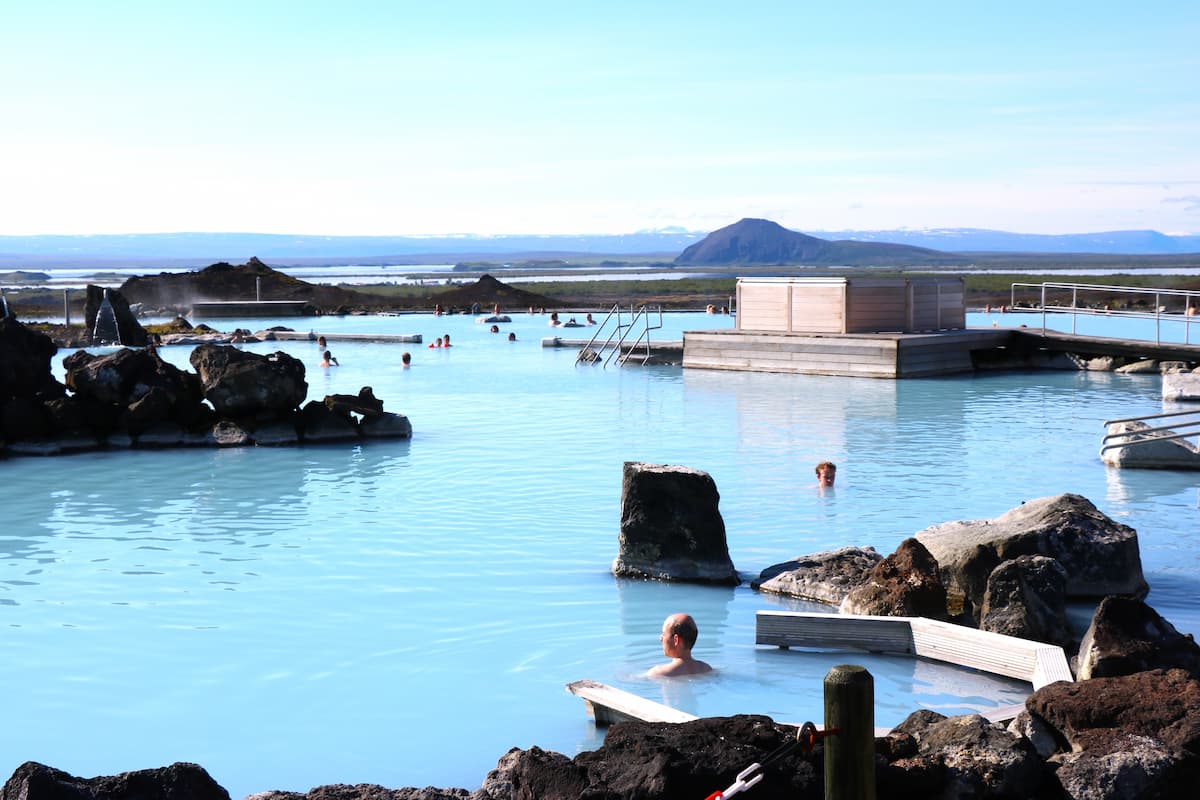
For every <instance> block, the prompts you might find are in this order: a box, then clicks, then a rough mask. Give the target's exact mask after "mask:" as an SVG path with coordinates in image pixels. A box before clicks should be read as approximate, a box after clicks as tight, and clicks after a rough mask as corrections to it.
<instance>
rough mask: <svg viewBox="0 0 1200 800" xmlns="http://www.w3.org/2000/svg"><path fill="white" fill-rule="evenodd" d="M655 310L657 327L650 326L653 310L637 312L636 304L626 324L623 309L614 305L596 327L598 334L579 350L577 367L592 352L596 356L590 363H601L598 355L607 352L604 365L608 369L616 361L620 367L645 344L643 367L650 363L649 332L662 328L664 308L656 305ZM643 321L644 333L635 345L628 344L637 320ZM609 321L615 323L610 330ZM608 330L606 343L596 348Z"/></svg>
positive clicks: (630, 307)
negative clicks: (656, 312)
mask: <svg viewBox="0 0 1200 800" xmlns="http://www.w3.org/2000/svg"><path fill="white" fill-rule="evenodd" d="M654 308H655V309H656V310H657V311H658V324H657V325H651V324H650V310H649V309H648V308H647V306H642V307H641V308H638V309H634V307H633V304H630V306H629V322H624V321H623V313H624V312H623V309H622V308H621V306H620V304H619V303H614V304H613V307H612V308H611V309H609V312H608V315H607V316H605V317H604V319H603V321H601V323H600V325H599V327H597V328H596V332H595V333H593V334H592V338H590V339H588V341H587V344H585V345H584V346H583V347H582V348H581V349H580V351H579V354H578V355H576V356H575V364H576V365H578V364H579V363H580V362H582V361H584V360H585V357H586V354H587V353H589V352H590V353H592V354H593V355H594V356H596V357H594V358H590V359H588V361H589V363H591V362H595V361H598V360H600V359H599V355H600V354H603V353H604V352H605V351H608V355H607V356H605V358H604V364H603V365H604V366H605V367H607V366H608V365H609V363H610V362H611V361H612V360H613V359H614V358H615V359H617V363H618V364H624V363H625V362H626V361H628V360H629V358H630V357H631V356H632V355H633V351H634V350H636V349H637V348H639V347H641V346H642V345H643V344H644V345H645V347H646V355H645V356H644V357H643V361H642V363H643V364H644V363H646V362H647V361H649V360H650V357H651V352H650V331H652V330H658V329H660V328H662V326H663V325H662V306H654ZM643 318H644V326H643V328H642V331H641V333H639V334H638V336H637V338H636V339H634V341H633V343H632V344H627V340H628V338H629V335H630V333H632V331H633V328H634V327H635V326H636V325H637V323H638V320H639V319H643ZM609 322H613V323H614V324H613V326H612V329H611V330H609ZM606 331H607V336H606V337H605V338H604V341H603V342H602V343H601V344H599V345H598V346H597V344H596V343H597V341H599V340H600V337H601V335H602V334H605V332H606Z"/></svg>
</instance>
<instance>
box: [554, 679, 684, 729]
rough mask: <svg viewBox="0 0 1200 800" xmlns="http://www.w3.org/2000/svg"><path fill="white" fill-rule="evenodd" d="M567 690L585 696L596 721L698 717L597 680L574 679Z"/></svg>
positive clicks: (584, 698)
mask: <svg viewBox="0 0 1200 800" xmlns="http://www.w3.org/2000/svg"><path fill="white" fill-rule="evenodd" d="M567 691H568V692H570V693H571V694H573V695H575V696H576V697H580V698H583V702H584V704H585V705H586V706H587V710H588V714H590V715H591V717H592V719H594V720H596V724H597V725H611V724H612V723H614V722H629V721H635V722H636V721H641V722H691V721H692V720H694V719H699V717H697V716H696V715H694V714H689V713H687V712H686V711H680V710H679V709H676V708H671V707H670V706H665V705H663V704H662V703H656V702H654V701H653V700H646V699H645V698H642V697H638V696H637V695H636V694H630V693H629V692H627V691H625V690H624V689H618V688H617V687H615V686H609V685H607V684H604V683H600V682H598V681H587V680H584V681H575V682H574V683H568V684H567Z"/></svg>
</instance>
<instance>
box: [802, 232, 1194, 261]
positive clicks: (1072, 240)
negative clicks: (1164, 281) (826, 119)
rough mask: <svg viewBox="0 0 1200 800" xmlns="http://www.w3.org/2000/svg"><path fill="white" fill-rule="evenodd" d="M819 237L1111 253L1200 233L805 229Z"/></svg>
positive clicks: (1154, 249)
mask: <svg viewBox="0 0 1200 800" xmlns="http://www.w3.org/2000/svg"><path fill="white" fill-rule="evenodd" d="M809 233H811V234H813V235H814V236H820V237H821V238H823V239H849V240H853V241H860V242H894V243H896V244H911V245H915V246H917V247H932V248H934V249H936V250H953V251H954V252H957V253H987V252H991V253H1112V254H1124V255H1172V254H1175V253H1200V235H1191V236H1188V235H1183V236H1168V235H1167V234H1165V233H1159V232H1158V231H1105V232H1102V233H1062V234H1038V233H1008V232H1006V231H993V230H987V229H984V228H929V229H923V230H907V229H904V230H891V231H809Z"/></svg>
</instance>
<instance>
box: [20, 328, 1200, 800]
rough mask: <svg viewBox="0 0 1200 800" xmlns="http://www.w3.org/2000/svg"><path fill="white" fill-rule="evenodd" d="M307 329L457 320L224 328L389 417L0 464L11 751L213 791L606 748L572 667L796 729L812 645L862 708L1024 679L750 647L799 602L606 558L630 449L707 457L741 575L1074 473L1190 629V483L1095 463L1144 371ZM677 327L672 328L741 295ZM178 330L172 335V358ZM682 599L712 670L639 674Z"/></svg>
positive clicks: (436, 778)
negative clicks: (904, 367)
mask: <svg viewBox="0 0 1200 800" xmlns="http://www.w3.org/2000/svg"><path fill="white" fill-rule="evenodd" d="M995 319H996V315H992V316H985V315H972V318H971V324H974V325H988V326H990V325H991V322H992V321H993V320H995ZM279 322H280V323H283V324H292V325H296V324H297V321H296V320H290V321H279ZM1002 322H1003V324H1019V323H1016V316H1015V315H1008V318H1006V319H1004V320H1003V321H1002ZM267 324H268V323H267V322H264V321H262V320H255V321H249V320H246V321H229V322H222V323H221V327H223V328H225V329H230V328H232V327H234V326H236V325H240V326H242V327H248V328H251V329H257V328H261V327H266V326H267ZM300 324H302V325H303V326H305V328H307V326H308V325H310V324H312V321H310V320H304V321H303V322H301V323H300ZM318 324H319V325H320V326H321V328H320V331H319V332H327V333H334V332H339V331H343V332H351V331H359V332H366V331H378V332H389V333H421V334H423V335H424V337H425V340H426V343H428V342H429V341H432V339H433V338H434V337H435V336H440V335H443V334H445V333H450V334H451V337H452V341H453V342H454V345H455V346H454V347H452V348H451V349H449V350H430V349H428V348H427V347H425V346H423V345H385V344H370V343H342V342H336V341H334V342H331V343H330V349H331V350H332V351H333V353H334V355H335V356H336V357H337V358H338V359H339V361H340V363H341V366H339V367H333V368H328V369H321V368H318V367H317V363H318V360H319V356H318V353H317V348H316V345H315V343H311V342H294V343H269V344H261V345H260V344H256V345H247V346H246V347H248V348H249V349H253V350H256V351H258V352H271V351H274V350H283V351H286V352H289V353H291V354H293V355H296V356H297V357H299V358H301V359H302V360H303V361H304V362H305V364H306V365H307V366H308V367H309V373H308V380H309V384H310V389H309V396H310V397H314V398H320V397H322V396H323V395H325V394H328V393H333V392H345V393H354V392H357V391H358V389H359V388H360V387H361V386H365V385H369V386H372V387H373V388H374V391H375V394H376V396H377V397H379V398H382V399H383V400H384V402H385V407H386V408H387V409H388V410H391V411H397V412H400V413H404V414H407V415H408V416H409V417H410V419H411V421H412V424H413V428H414V436H413V439H412V440H411V441H403V442H370V443H367V444H362V445H346V444H338V445H324V446H303V447H292V448H246V449H233V450H176V451H161V452H142V451H138V452H99V453H89V454H80V455H73V456H66V457H59V458H45V459H38V458H20V459H9V460H7V461H3V462H0V471H2V472H3V476H4V480H3V481H0V508H2V509H4V511H3V523H2V524H0V625H3V628H4V635H3V636H0V684H2V685H3V686H5V687H6V697H5V703H4V718H5V724H4V725H3V726H0V774H3V775H8V774H11V772H12V770H14V769H15V768H16V767H17V766H18V765H19V764H20V763H21V762H23V761H26V760H36V761H40V762H43V763H46V764H49V765H51V766H54V767H57V768H59V769H63V770H66V771H68V772H71V773H73V774H76V775H84V776H90V775H100V774H113V773H116V772H120V771H124V770H131V769H142V768H149V767H156V766H162V765H165V764H169V763H171V762H174V761H181V760H182V761H193V762H197V763H199V764H201V765H203V766H204V767H205V768H207V769H208V770H209V771H210V772H211V774H212V775H213V776H214V778H215V779H216V780H217V781H218V782H220V783H221V784H222V785H223V786H225V787H226V788H228V789H229V790H230V792H231V794H232V795H233V796H234V797H235V798H238V797H243V796H245V795H246V794H249V793H251V792H256V791H262V790H266V789H273V788H278V789H288V790H296V791H306V790H307V789H309V788H310V787H312V786H316V785H320V784H325V783H335V782H342V783H361V782H369V783H380V784H383V785H385V786H391V787H398V786H407V785H414V786H425V785H437V786H462V787H466V788H475V787H477V786H478V785H479V784H480V782H481V780H482V779H483V777H484V775H485V774H486V772H487V771H488V770H489V769H490V768H492V767H493V766H494V765H495V763H496V761H497V759H498V758H499V757H500V756H501V755H503V754H504V752H505V751H506V750H508V749H509V748H510V747H514V746H516V747H529V746H531V745H535V744H536V745H539V746H541V747H544V748H548V749H552V750H558V751H561V752H565V753H567V754H569V755H570V754H574V753H575V752H577V751H579V750H580V749H588V748H592V747H595V746H596V745H597V744H598V743H599V735H598V734H597V732H596V730H595V729H594V727H593V725H592V723H591V721H590V720H589V719H588V718H587V717H586V715H585V712H584V708H583V704H582V702H581V701H580V700H578V699H576V698H574V697H571V696H570V695H568V694H567V693H566V692H565V691H564V689H563V686H564V684H565V683H567V682H569V681H572V680H577V679H581V678H592V679H596V680H600V681H604V682H608V683H612V684H616V685H618V686H622V687H624V688H626V689H628V690H630V691H634V692H636V693H638V694H640V695H642V696H645V697H648V698H651V699H655V700H659V701H662V702H666V703H669V704H671V705H675V706H678V707H681V708H684V709H686V710H689V711H692V712H693V713H697V714H704V715H711V714H731V713H739V712H746V713H761V714H769V715H772V716H774V717H775V718H776V719H779V720H781V721H792V722H802V721H805V720H809V719H812V720H816V721H819V720H820V718H821V714H822V711H821V708H822V706H821V682H822V679H823V678H824V676H825V674H826V672H827V671H828V669H829V668H830V667H831V666H833V665H835V664H838V663H845V662H848V661H850V662H855V663H865V664H866V665H867V666H868V668H869V669H871V671H872V673H873V674H874V675H875V680H876V694H877V700H878V708H877V719H876V721H877V724H879V725H891V724H895V723H897V722H899V721H900V720H901V719H903V718H904V716H906V715H907V714H908V713H909V712H910V711H912V710H915V709H917V708H933V709H936V710H938V711H942V712H944V713H961V712H964V711H970V710H978V709H983V708H986V707H988V706H992V705H997V704H1007V703H1012V702H1018V701H1019V700H1020V698H1021V697H1022V696H1023V693H1024V692H1025V691H1026V687H1024V686H1022V685H1020V684H1015V683H1013V682H1010V681H1007V680H1002V679H999V678H994V677H990V676H986V675H980V674H977V673H972V672H969V671H964V670H958V669H953V668H950V667H945V666H940V665H934V664H929V663H923V662H913V661H910V660H908V659H895V658H875V657H863V656H861V655H848V654H839V653H800V652H785V651H780V650H775V649H771V648H757V647H756V646H755V645H754V643H753V639H754V612H755V611H756V610H758V609H761V608H797V607H799V605H798V604H795V603H792V602H789V601H786V600H783V599H780V598H774V597H770V596H763V595H759V594H756V593H754V592H752V591H751V590H750V589H749V588H748V587H747V586H745V585H743V586H740V587H738V588H712V587H701V586H690V585H680V584H663V583H656V582H639V581H625V580H617V579H614V578H613V576H612V575H611V574H610V571H609V569H610V565H611V562H612V559H613V557H614V556H615V555H616V547H617V531H618V526H619V503H620V487H621V468H622V463H623V462H625V461H649V462H656V463H670V464H684V465H688V466H691V467H696V468H699V469H703V470H706V471H708V472H709V473H711V474H712V476H713V478H714V480H715V481H716V484H717V487H718V489H719V491H720V493H721V512H722V515H723V516H724V519H725V523H726V527H727V529H728V537H729V546H730V552H731V555H732V557H733V560H734V563H735V564H736V565H737V567H738V569H739V570H740V571H741V572H742V573H743V574H744V575H746V576H753V575H756V574H757V573H758V571H759V570H761V569H763V568H764V567H767V566H769V565H771V564H774V563H777V562H780V561H784V560H786V559H789V558H792V557H795V556H797V555H800V554H804V553H810V552H814V551H817V550H824V549H828V548H832V547H838V546H842V545H851V544H855V545H872V546H874V547H875V548H877V549H878V550H879V551H880V552H883V553H889V552H891V551H892V550H893V549H894V548H895V547H896V545H898V544H899V543H900V541H901V540H903V539H904V538H906V537H908V536H910V535H912V534H913V533H915V532H916V531H918V530H920V529H922V528H924V527H926V526H929V525H933V524H935V523H939V522H945V521H948V520H957V519H977V518H982V517H991V516H995V515H997V514H1000V513H1002V512H1004V511H1006V510H1008V509H1010V508H1012V507H1014V506H1016V505H1018V504H1020V503H1021V502H1023V501H1025V500H1029V499H1032V498H1036V497H1042V496H1045V495H1051V494H1057V493H1059V492H1076V493H1079V494H1082V495H1084V496H1085V497H1088V498H1089V499H1091V500H1092V501H1093V502H1094V503H1095V504H1096V505H1097V506H1098V507H1099V508H1100V509H1101V510H1102V511H1104V512H1105V513H1107V514H1109V515H1110V516H1112V517H1114V518H1115V519H1117V520H1119V521H1121V522H1123V523H1126V524H1128V525H1131V526H1133V527H1134V528H1136V529H1137V530H1138V533H1139V538H1140V544H1141V554H1142V561H1143V566H1144V569H1145V573H1146V578H1147V580H1148V581H1149V583H1150V585H1151V587H1152V589H1151V593H1150V596H1149V598H1148V600H1149V602H1150V603H1151V604H1152V605H1153V606H1155V608H1157V609H1158V610H1159V612H1160V613H1162V614H1163V615H1164V616H1165V617H1167V619H1169V620H1170V621H1172V622H1173V623H1174V624H1175V625H1176V626H1177V627H1178V628H1179V629H1180V630H1182V631H1186V632H1191V633H1200V611H1198V610H1197V603H1196V601H1197V598H1200V570H1198V567H1200V539H1198V538H1197V536H1196V534H1197V531H1198V525H1197V519H1198V516H1200V512H1198V509H1197V480H1198V478H1197V476H1196V475H1195V474H1188V473H1183V472H1171V471H1139V470H1124V471H1118V470H1113V469H1108V468H1106V467H1105V466H1104V465H1103V464H1102V463H1101V462H1100V460H1099V457H1098V450H1099V444H1100V437H1101V436H1102V435H1103V433H1104V430H1103V427H1102V424H1101V423H1102V422H1103V421H1104V420H1105V419H1110V418H1114V417H1123V416H1135V415H1141V414H1148V413H1154V412H1157V411H1160V410H1162V406H1163V404H1162V401H1161V399H1160V379H1159V378H1158V377H1156V376H1145V375H1130V376H1125V375H1115V374H1110V373H1075V372H1040V373H1028V374H1024V373H1020V374H981V375H978V376H964V377H953V378H937V379H922V380H907V381H883V380H867V379H854V378H840V377H812V376H797V375H771V374H751V373H721V372H704V371H697V370H687V371H684V370H682V369H680V368H678V367H646V368H623V369H618V368H609V369H603V368H601V367H599V366H591V367H577V366H575V363H574V359H575V350H573V349H560V350H555V349H544V348H542V347H541V345H540V339H541V338H542V337H544V336H549V335H553V334H555V333H558V334H559V335H563V336H576V335H578V336H584V335H586V332H585V331H582V330H574V331H572V330H567V331H561V330H560V331H554V330H551V329H549V328H548V327H547V326H546V317H544V316H537V315H534V316H530V315H526V314H515V315H514V316H513V322H512V323H511V324H504V325H501V326H500V327H501V329H502V334H500V335H497V334H491V333H489V332H488V327H489V326H488V325H480V324H477V323H475V321H474V319H473V318H471V317H465V316H455V317H439V318H435V317H433V316H430V315H412V316H404V317H347V318H341V319H331V318H322V319H320V320H319V321H318ZM667 325H668V330H667V331H664V332H663V333H662V335H661V338H668V339H669V338H679V332H680V331H682V330H685V329H686V330H699V329H711V328H716V327H728V326H730V325H732V320H731V319H730V318H729V317H724V316H720V315H717V316H712V315H705V314H678V315H668V319H667ZM509 331H514V332H516V333H517V337H518V341H516V342H508V341H507V340H506V334H507V333H508V332H509ZM404 350H409V351H410V352H412V354H413V366H412V368H411V369H409V370H404V369H402V368H401V364H400V353H401V352H402V351H404ZM190 351H191V348H190V347H178V348H164V350H163V352H164V353H165V355H166V357H168V358H169V359H171V360H172V361H174V362H175V363H177V364H180V365H181V366H185V365H186V364H187V356H188V354H189V353H190ZM61 355H65V354H61ZM827 458H828V459H831V460H833V461H835V462H837V464H838V466H839V470H838V486H837V488H836V489H835V490H834V491H833V492H832V493H829V494H826V495H824V496H821V495H819V494H817V492H816V491H815V489H814V488H813V486H814V476H813V465H814V464H816V463H817V462H818V461H821V460H823V459H827ZM681 610H682V611H688V612H691V613H692V614H693V615H694V616H695V617H696V618H697V620H698V622H699V625H700V629H701V633H700V641H699V644H698V646H697V654H698V655H699V657H701V658H703V659H705V660H706V661H709V662H710V663H712V664H714V665H715V666H717V667H718V672H717V674H716V675H715V676H711V677H708V678H703V679H695V680H682V681H676V682H654V681H650V680H646V679H643V678H640V677H638V676H639V674H640V673H642V672H644V671H645V669H646V668H648V667H649V666H651V665H652V664H654V663H657V662H658V661H659V660H660V659H661V658H662V655H661V652H660V651H659V646H658V639H657V635H658V631H659V628H660V625H661V622H662V619H663V618H664V617H665V616H666V615H667V614H668V613H671V612H675V611H681ZM864 659H865V660H864Z"/></svg>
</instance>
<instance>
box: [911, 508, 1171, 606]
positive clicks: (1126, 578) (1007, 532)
mask: <svg viewBox="0 0 1200 800" xmlns="http://www.w3.org/2000/svg"><path fill="white" fill-rule="evenodd" d="M916 538H917V540H918V541H920V542H921V544H923V545H925V547H926V548H928V550H929V552H930V553H932V554H933V557H934V558H936V559H937V562H938V565H939V567H940V568H941V574H942V580H943V582H944V583H945V584H946V590H947V592H948V593H950V594H951V600H952V602H953V600H955V599H959V598H961V600H962V603H963V613H964V615H965V616H966V617H967V618H968V619H970V620H971V621H972V623H974V624H978V621H979V613H980V610H981V608H982V606H983V595H984V592H985V591H986V589H987V581H988V577H989V576H990V575H991V574H992V570H994V569H995V568H996V567H997V566H999V565H1000V563H1001V562H1004V561H1007V560H1009V559H1013V558H1017V557H1018V556H1034V555H1040V556H1048V557H1050V558H1053V559H1056V560H1057V561H1058V562H1059V563H1060V564H1061V565H1062V566H1063V569H1065V570H1066V571H1067V594H1068V596H1074V597H1103V596H1104V595H1109V594H1134V595H1138V596H1140V597H1144V596H1145V595H1146V593H1147V592H1148V591H1149V587H1148V586H1147V585H1146V579H1145V578H1144V577H1143V576H1142V560H1141V555H1140V553H1139V551H1138V540H1137V531H1135V530H1134V529H1133V528H1130V527H1129V526H1128V525H1122V524H1121V523H1119V522H1116V521H1114V520H1113V519H1111V518H1109V517H1108V516H1106V515H1105V514H1103V513H1101V512H1100V511H1099V510H1098V509H1097V508H1096V507H1095V506H1094V505H1092V503H1091V502H1090V501H1089V500H1088V499H1087V498H1086V497H1082V496H1080V495H1077V494H1060V495H1055V496H1052V497H1042V498H1039V499H1037V500H1030V501H1029V502H1027V503H1023V504H1022V505H1020V506H1017V507H1016V508H1014V509H1011V510H1010V511H1006V512H1005V513H1003V514H1001V515H1000V516H998V517H995V518H994V519H982V520H968V521H960V522H944V523H942V524H940V525H934V526H932V527H929V528H926V529H925V530H923V531H919V532H918V533H917V537H916Z"/></svg>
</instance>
